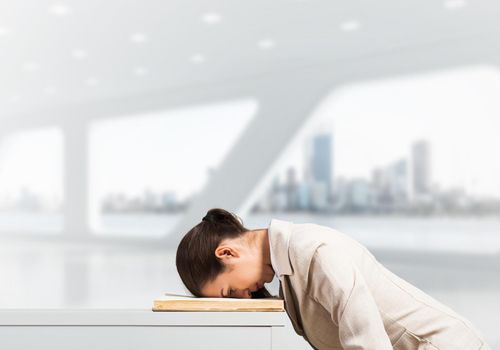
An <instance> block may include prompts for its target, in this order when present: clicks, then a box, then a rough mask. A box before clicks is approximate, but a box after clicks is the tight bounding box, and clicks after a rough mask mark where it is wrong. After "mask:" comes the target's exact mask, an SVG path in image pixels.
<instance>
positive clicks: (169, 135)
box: [89, 99, 257, 238]
mask: <svg viewBox="0 0 500 350" xmlns="http://www.w3.org/2000/svg"><path fill="white" fill-rule="evenodd" d="M256 109H257V103H256V102H255V101H254V100H251V99H250V100H238V101H229V102H223V103H218V104H212V105H206V106H193V107H186V108H182V109H176V110H169V111H160V112H154V113H144V114H141V115H133V116H124V117H120V118H114V119H109V120H103V121H98V122H95V123H93V124H92V125H91V129H90V141H89V145H90V146H89V147H90V195H91V198H90V203H91V208H90V209H91V210H90V213H91V226H92V229H93V230H94V231H95V232H97V233H98V234H104V235H118V236H136V237H137V236H140V237H157V238H158V237H162V236H164V235H166V234H167V233H168V232H169V230H170V229H171V228H172V227H173V226H174V225H175V224H176V222H177V221H178V220H179V219H180V218H181V217H182V215H183V214H184V212H185V210H186V209H187V208H188V207H189V205H190V203H191V202H192V201H193V200H195V196H196V195H197V193H198V192H199V191H200V190H201V189H202V188H203V186H204V185H205V184H207V181H208V179H209V177H210V173H211V172H212V171H214V170H216V169H217V167H218V166H219V164H220V163H221V162H222V161H223V160H224V156H225V155H226V154H227V153H228V152H229V151H230V149H231V147H232V145H233V144H234V143H235V142H236V141H237V140H238V138H239V136H240V135H241V133H242V132H243V131H244V130H245V127H246V125H247V124H248V122H249V121H250V120H251V118H252V116H253V115H254V114H255V112H256Z"/></svg>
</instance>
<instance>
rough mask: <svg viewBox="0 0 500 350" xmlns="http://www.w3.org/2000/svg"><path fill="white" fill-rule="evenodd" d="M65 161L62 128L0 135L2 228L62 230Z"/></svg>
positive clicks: (0, 228)
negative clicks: (63, 166) (63, 167)
mask: <svg viewBox="0 0 500 350" xmlns="http://www.w3.org/2000/svg"><path fill="white" fill-rule="evenodd" d="M62 165H63V135H62V131H61V130H60V129H59V128H56V127H50V128H43V129H36V130H28V131H19V132H15V133H13V134H7V135H5V136H0V231H1V232H4V233H12V232H15V233H17V232H27V233H37V232H44V233H57V232H61V230H62V223H63V222H62V214H61V211H62V201H63V169H62Z"/></svg>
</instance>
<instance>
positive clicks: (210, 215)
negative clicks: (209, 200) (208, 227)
mask: <svg viewBox="0 0 500 350" xmlns="http://www.w3.org/2000/svg"><path fill="white" fill-rule="evenodd" d="M201 221H205V222H210V223H212V224H218V225H227V226H236V227H240V226H241V227H243V222H242V221H241V219H240V218H239V217H238V216H237V215H235V214H233V213H231V212H229V211H227V210H225V209H222V208H212V209H210V210H209V211H208V212H207V214H206V215H205V216H204V217H203V219H201Z"/></svg>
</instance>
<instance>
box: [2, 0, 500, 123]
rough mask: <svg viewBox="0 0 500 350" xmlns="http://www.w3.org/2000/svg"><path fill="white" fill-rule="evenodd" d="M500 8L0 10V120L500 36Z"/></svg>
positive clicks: (94, 4) (229, 5)
mask: <svg viewBox="0 0 500 350" xmlns="http://www.w3.org/2000/svg"><path fill="white" fill-rule="evenodd" d="M499 18H500V2H498V1H497V0H483V1H466V0H440V1H437V0H433V1H431V0H379V1H368V0H350V1H337V0H330V1H327V0H273V1H271V0H252V1H234V0H213V1H207V0H203V1H201V0H200V1H193V0H182V1H180V0H171V1H165V0H141V1H132V0H107V1H102V0H100V1H97V0H85V1H83V0H82V1H77V0H62V1H46V0H19V1H8V0H0V116H2V117H8V116H10V115H15V114H16V113H19V112H23V111H27V110H31V111H33V110H36V109H39V108H47V107H54V106H57V105H60V104H65V105H68V104H72V103H82V102H84V103H85V102H88V101H92V100H102V99H106V98H111V97H112V98H117V97H121V96H123V97H126V96H131V95H135V94H144V93H148V92H149V91H157V90H159V89H168V88H175V87H180V86H190V85H196V84H202V83H212V82H215V81H219V80H228V79H244V78H245V77H249V76H254V75H259V74H266V73H269V72H273V71H276V70H293V69H296V68H299V67H304V66H311V65H318V64H325V63H332V62H335V61H337V60H346V59H350V58H353V57H359V56H364V57H369V56H370V55H373V54H375V53H379V52H386V51H389V52H390V51H391V50H392V51H393V50H401V49H404V48H407V47H416V46H419V45H424V44H429V43H434V44H439V43H441V42H444V41H449V40H455V39H457V38H463V37H474V36H484V35H495V34H496V35H498V34H500V21H499Z"/></svg>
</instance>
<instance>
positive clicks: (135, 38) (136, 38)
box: [130, 33, 148, 43]
mask: <svg viewBox="0 0 500 350" xmlns="http://www.w3.org/2000/svg"><path fill="white" fill-rule="evenodd" d="M130 40H132V42H134V43H143V42H145V41H146V40H148V37H147V35H146V34H144V33H134V34H132V35H131V36H130Z"/></svg>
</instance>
